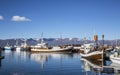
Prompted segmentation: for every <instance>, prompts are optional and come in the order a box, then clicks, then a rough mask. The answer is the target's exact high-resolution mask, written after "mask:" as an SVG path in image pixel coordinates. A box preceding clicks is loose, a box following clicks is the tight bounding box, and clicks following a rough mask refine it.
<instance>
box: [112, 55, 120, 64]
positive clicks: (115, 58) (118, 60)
mask: <svg viewBox="0 0 120 75" xmlns="http://www.w3.org/2000/svg"><path fill="white" fill-rule="evenodd" d="M110 60H111V61H112V62H113V63H116V64H120V57H114V55H113V54H112V55H110Z"/></svg>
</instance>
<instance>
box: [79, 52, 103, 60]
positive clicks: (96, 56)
mask: <svg viewBox="0 0 120 75" xmlns="http://www.w3.org/2000/svg"><path fill="white" fill-rule="evenodd" d="M102 54H103V52H102V51H94V52H91V53H87V54H83V53H80V55H81V57H84V58H88V59H102Z"/></svg>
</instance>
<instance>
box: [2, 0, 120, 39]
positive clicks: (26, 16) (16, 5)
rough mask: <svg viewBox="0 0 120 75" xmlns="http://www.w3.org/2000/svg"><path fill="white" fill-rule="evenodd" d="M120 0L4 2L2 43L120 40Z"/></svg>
mask: <svg viewBox="0 0 120 75" xmlns="http://www.w3.org/2000/svg"><path fill="white" fill-rule="evenodd" d="M119 31H120V0H0V39H7V38H39V37H40V35H41V33H42V32H43V34H44V37H45V38H57V37H60V33H62V36H63V38H65V37H68V38H72V37H78V38H83V37H84V34H86V37H91V38H93V35H94V34H97V35H98V36H99V38H100V39H101V35H102V34H104V35H105V38H106V39H116V38H120V32H119Z"/></svg>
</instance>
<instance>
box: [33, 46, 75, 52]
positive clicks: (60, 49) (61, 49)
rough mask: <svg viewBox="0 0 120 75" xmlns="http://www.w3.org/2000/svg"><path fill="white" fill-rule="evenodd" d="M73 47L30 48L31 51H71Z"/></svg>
mask: <svg viewBox="0 0 120 75" xmlns="http://www.w3.org/2000/svg"><path fill="white" fill-rule="evenodd" d="M72 48H73V47H67V48H59V49H54V48H52V49H48V48H44V49H36V48H33V49H31V51H32V52H64V51H71V50H72Z"/></svg>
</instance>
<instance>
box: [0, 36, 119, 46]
mask: <svg viewBox="0 0 120 75" xmlns="http://www.w3.org/2000/svg"><path fill="white" fill-rule="evenodd" d="M43 39H44V41H45V42H47V43H48V46H56V45H66V44H67V45H68V44H84V40H83V39H80V38H64V39H60V38H43ZM25 40H26V43H27V44H28V45H29V46H31V45H36V44H37V43H38V42H40V41H41V40H40V39H36V38H29V39H23V38H19V39H6V40H2V39H1V40H0V47H4V46H5V45H6V44H7V43H9V45H10V46H14V45H16V41H18V45H21V44H22V43H24V41H25ZM87 42H88V43H92V42H94V40H92V41H91V40H87ZM98 43H99V44H102V40H99V41H98ZM104 43H105V44H107V45H113V46H114V45H116V40H105V41H104ZM117 45H120V39H117Z"/></svg>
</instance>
